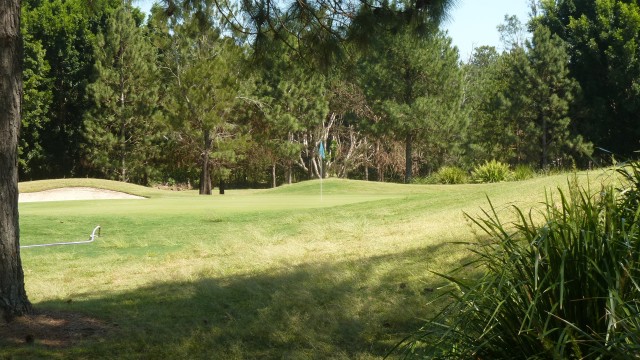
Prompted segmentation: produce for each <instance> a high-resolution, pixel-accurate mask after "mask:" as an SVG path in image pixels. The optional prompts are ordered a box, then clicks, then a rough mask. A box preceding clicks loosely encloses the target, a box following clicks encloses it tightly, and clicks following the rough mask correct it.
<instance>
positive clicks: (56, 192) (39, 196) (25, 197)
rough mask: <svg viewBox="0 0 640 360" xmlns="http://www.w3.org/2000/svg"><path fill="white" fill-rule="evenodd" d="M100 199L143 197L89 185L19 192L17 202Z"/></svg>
mask: <svg viewBox="0 0 640 360" xmlns="http://www.w3.org/2000/svg"><path fill="white" fill-rule="evenodd" d="M100 199H144V197H141V196H136V195H131V194H127V193H123V192H118V191H111V190H105V189H96V188H89V187H68V188H60V189H52V190H45V191H38V192H31V193H24V194H20V195H19V198H18V202H39V201H66V200H100Z"/></svg>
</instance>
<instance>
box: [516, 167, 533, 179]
mask: <svg viewBox="0 0 640 360" xmlns="http://www.w3.org/2000/svg"><path fill="white" fill-rule="evenodd" d="M534 176H536V172H535V170H533V168H532V167H531V166H529V165H518V166H516V168H515V169H514V170H513V180H516V181H520V180H527V179H531V178H532V177H534Z"/></svg>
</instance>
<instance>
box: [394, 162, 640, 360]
mask: <svg viewBox="0 0 640 360" xmlns="http://www.w3.org/2000/svg"><path fill="white" fill-rule="evenodd" d="M620 172H621V173H622V174H623V175H624V178H625V179H626V181H625V182H624V186H623V187H622V188H621V189H615V188H613V187H605V188H603V189H602V191H601V192H600V193H599V194H597V195H591V194H590V192H589V191H588V190H584V189H580V188H578V187H577V185H573V186H571V187H570V191H569V195H568V197H567V196H566V194H564V193H563V192H560V193H559V201H558V202H556V201H554V200H553V198H550V197H549V198H548V200H547V203H546V207H545V209H544V211H543V214H542V215H543V217H544V221H543V222H542V223H541V224H542V225H537V222H535V221H533V216H531V215H529V216H526V215H525V214H523V213H522V211H520V210H518V209H517V208H516V210H517V214H518V215H519V219H520V220H519V221H518V222H517V223H516V224H515V231H512V230H513V229H505V226H504V225H503V224H502V223H501V222H500V220H499V219H498V217H497V215H496V212H495V210H494V209H493V206H491V210H490V211H489V212H485V216H484V218H482V219H476V220H474V219H472V220H473V222H475V224H477V225H478V226H479V227H480V228H482V230H484V232H485V233H486V234H488V235H489V236H490V241H489V242H488V243H484V244H480V245H478V248H476V249H474V252H475V253H476V254H477V255H478V258H477V262H476V263H475V264H474V266H477V265H480V266H481V268H483V269H485V271H486V273H485V275H483V276H482V277H481V278H480V279H478V280H476V281H473V282H470V281H465V280H462V279H457V278H455V277H451V276H448V275H442V276H443V277H445V278H446V279H448V280H450V281H451V282H452V284H453V285H455V287H456V289H455V290H451V291H449V292H448V293H446V294H445V295H449V296H452V297H453V299H454V301H453V302H452V303H451V304H450V305H449V306H447V307H446V308H445V309H444V310H443V311H442V312H441V313H439V314H438V315H437V316H436V317H435V318H433V319H432V320H430V321H429V322H427V324H426V325H425V327H424V328H423V329H421V330H420V331H419V332H417V333H416V334H414V336H413V337H412V338H411V341H410V342H409V343H408V344H405V346H404V350H406V351H407V355H412V356H415V355H418V354H419V355H420V356H421V357H425V358H435V359H471V358H473V359H514V358H517V359H638V358H639V357H638V354H640V208H639V204H640V165H638V164H637V163H636V164H633V165H632V166H630V167H627V168H624V169H621V170H620Z"/></svg>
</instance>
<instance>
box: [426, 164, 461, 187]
mask: <svg viewBox="0 0 640 360" xmlns="http://www.w3.org/2000/svg"><path fill="white" fill-rule="evenodd" d="M433 178H434V182H435V183H436V184H465V183H468V182H469V175H468V174H467V172H466V171H464V170H462V169H460V168H459V167H457V166H443V167H441V168H440V170H438V172H437V173H435V174H434V175H433Z"/></svg>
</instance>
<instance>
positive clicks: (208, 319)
mask: <svg viewBox="0 0 640 360" xmlns="http://www.w3.org/2000/svg"><path fill="white" fill-rule="evenodd" d="M567 177H568V175H557V176H551V177H539V178H535V179H531V180H527V181H523V182H511V183H498V184H486V185H437V186H436V185H434V186H430V185H397V184H379V183H366V182H358V181H346V180H334V179H329V180H325V181H324V182H323V184H322V186H323V190H324V193H323V197H322V201H321V200H320V193H319V189H320V183H319V182H318V181H310V182H304V183H301V184H296V185H291V186H283V187H280V188H278V189H274V190H246V191H227V194H226V195H224V196H220V195H214V196H210V197H201V196H198V195H196V194H195V193H194V192H167V191H161V190H155V189H146V188H140V187H136V186H133V185H129V184H120V183H114V182H103V181H97V180H92V179H88V180H87V179H80V180H64V181H65V182H64V184H69V185H60V184H61V183H60V182H55V183H51V184H49V183H47V182H42V183H38V184H36V182H34V183H25V184H21V191H36V190H34V189H39V190H42V189H46V188H52V187H53V188H55V187H60V186H92V185H89V184H95V185H93V186H97V187H101V188H108V189H113V190H119V191H125V192H129V193H132V194H135V195H143V196H146V197H148V199H146V200H100V201H70V202H50V203H24V204H20V216H21V217H20V219H21V232H22V237H21V241H22V244H23V245H27V244H36V243H47V242H59V241H74V240H84V239H86V238H88V235H89V233H90V232H91V230H92V229H93V227H94V226H95V225H98V224H99V225H101V227H102V236H101V237H100V238H99V239H98V240H97V241H96V242H95V243H93V244H90V245H78V246H65V247H51V248H31V249H23V250H22V260H23V266H24V270H25V278H26V279H25V281H26V285H27V292H28V294H29V296H30V300H31V301H32V302H33V303H34V305H35V307H36V308H39V309H50V310H62V311H70V312H78V313H82V314H86V315H89V316H91V317H94V318H98V319H102V320H103V321H105V322H106V323H107V324H108V328H109V330H108V331H107V332H105V333H101V334H100V335H96V336H93V337H89V338H88V339H86V340H84V341H81V342H79V343H78V344H76V345H74V346H72V347H68V348H47V347H45V346H43V345H42V344H39V343H38V340H37V339H36V341H35V345H32V346H24V345H14V344H4V346H3V347H1V348H0V357H11V356H13V357H16V358H42V357H52V358H92V359H93V358H132V359H133V358H167V359H169V358H174V359H178V358H226V359H233V358H237V359H246V358H261V359H263V358H264V359H270V358H278V359H280V358H292V359H299V358H303V359H304V358H334V359H336V358H337V359H340V358H344V359H347V358H358V359H378V358H383V357H384V356H385V355H387V352H388V351H389V350H390V349H391V348H392V347H393V346H394V345H395V344H396V343H397V342H398V341H400V340H401V339H402V338H404V337H405V336H406V335H407V334H409V333H411V332H413V331H415V330H416V329H417V328H419V327H420V326H421V325H422V324H423V321H422V319H424V318H427V317H430V316H431V315H432V314H433V313H434V312H435V311H437V310H438V308H439V307H440V305H441V304H438V303H435V304H430V302H431V301H432V300H433V299H435V297H436V293H437V288H438V286H440V285H441V284H442V283H443V282H442V281H441V280H440V279H438V278H437V277H436V276H434V275H432V274H431V273H429V272H428V271H427V270H432V271H436V272H447V271H449V270H451V269H453V268H455V267H458V266H459V265H460V264H461V263H462V262H464V261H465V259H467V258H468V257H469V255H470V253H469V251H468V250H467V249H466V247H465V246H464V245H459V244H454V242H465V241H472V240H473V239H474V230H473V229H472V227H471V225H470V224H469V222H468V221H466V220H465V218H464V216H463V212H468V213H470V214H476V213H479V209H480V207H486V205H487V202H486V198H487V196H488V197H489V198H491V200H492V202H493V204H494V205H495V206H496V208H497V209H498V210H499V211H500V212H503V213H505V214H508V213H509V212H510V210H509V205H511V204H516V205H518V206H520V207H521V208H530V207H531V206H537V204H539V203H540V202H541V201H543V200H544V197H545V189H546V190H553V189H555V188H557V187H565V186H566V183H567ZM587 178H590V179H591V180H590V181H591V182H592V183H598V182H599V181H601V180H603V179H604V180H606V179H608V177H607V176H605V177H602V178H601V177H598V176H597V175H593V174H592V175H590V176H589V175H587V174H578V179H579V181H584V182H586V179H587ZM76 181H78V182H76ZM392 357H393V356H392Z"/></svg>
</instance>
